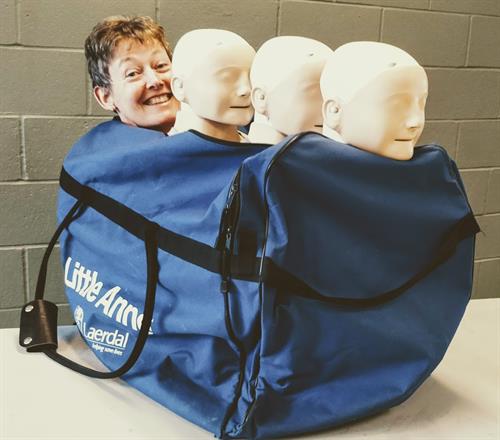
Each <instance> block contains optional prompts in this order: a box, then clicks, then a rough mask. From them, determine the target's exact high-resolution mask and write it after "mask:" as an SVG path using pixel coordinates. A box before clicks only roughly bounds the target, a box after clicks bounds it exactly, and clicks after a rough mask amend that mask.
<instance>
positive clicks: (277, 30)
mask: <svg viewBox="0 0 500 440" xmlns="http://www.w3.org/2000/svg"><path fill="white" fill-rule="evenodd" d="M281 1H282V0H277V4H278V7H277V8H276V27H275V29H274V33H275V35H276V36H279V35H280V33H281V20H280V14H281Z"/></svg>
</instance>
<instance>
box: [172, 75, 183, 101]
mask: <svg viewBox="0 0 500 440" xmlns="http://www.w3.org/2000/svg"><path fill="white" fill-rule="evenodd" d="M170 88H171V89H172V93H173V94H174V96H175V98H176V99H177V101H179V102H186V89H185V88H184V80H183V79H182V78H181V77H180V76H172V80H171V82H170Z"/></svg>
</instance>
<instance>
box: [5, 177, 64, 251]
mask: <svg viewBox="0 0 500 440" xmlns="http://www.w3.org/2000/svg"><path fill="white" fill-rule="evenodd" d="M57 189H58V184H57V182H54V183H43V184H36V183H26V184H24V183H23V184H2V185H0V200H1V201H2V209H1V211H0V224H1V225H2V227H1V228H0V244H2V245H21V244H38V243H48V242H49V240H50V238H51V237H52V235H53V233H54V231H55V227H56V194H57Z"/></svg>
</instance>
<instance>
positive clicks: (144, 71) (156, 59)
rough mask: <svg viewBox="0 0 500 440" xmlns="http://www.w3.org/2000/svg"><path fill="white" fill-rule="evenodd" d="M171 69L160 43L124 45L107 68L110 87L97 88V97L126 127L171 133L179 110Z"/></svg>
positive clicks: (120, 46) (130, 41) (118, 49)
mask: <svg viewBox="0 0 500 440" xmlns="http://www.w3.org/2000/svg"><path fill="white" fill-rule="evenodd" d="M170 67H171V61H170V58H169V56H168V54H167V51H166V49H165V48H164V47H163V46H162V45H161V44H160V43H159V42H157V41H154V42H148V43H145V44H142V43H139V42H136V41H133V40H124V41H121V42H120V43H118V45H117V46H116V48H115V50H114V52H113V58H112V60H111V62H110V63H109V66H108V68H109V76H110V79H111V87H110V88H109V90H108V89H103V88H101V87H96V88H95V89H94V94H95V96H96V99H97V100H98V101H99V103H100V104H101V106H102V107H103V108H105V109H106V110H111V111H115V112H116V113H117V114H118V116H119V117H120V119H121V121H122V122H123V123H125V124H128V125H133V126H137V127H144V128H150V129H154V130H160V131H163V132H168V131H169V130H170V128H171V127H172V126H173V125H174V122H175V115H176V113H177V111H178V109H179V102H178V101H177V100H176V99H175V97H174V96H173V94H172V91H171V89H170V80H171V69H170Z"/></svg>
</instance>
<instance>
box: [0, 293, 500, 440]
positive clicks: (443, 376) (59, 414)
mask: <svg viewBox="0 0 500 440" xmlns="http://www.w3.org/2000/svg"><path fill="white" fill-rule="evenodd" d="M17 339H18V330H17V329H5V330H0V360H1V361H0V380H1V382H0V439H2V440H13V439H23V440H24V439H50V440H56V439H64V440H70V439H79V440H86V439H93V440H97V439H102V440H112V439H116V440H118V439H120V440H124V439H136V440H139V439H140V440H149V439H163V440H164V439H212V438H213V435H212V434H211V433H209V432H206V431H204V430H203V429H201V428H198V427H197V426H195V425H193V424H191V423H189V422H187V421H185V420H184V419H182V418H180V417H178V416H176V415H175V414H173V413H171V412H170V411H168V410H167V409H165V408H163V407H162V406H160V405H158V404H157V403H155V402H153V401H151V400H149V399H148V398H147V397H145V396H143V395H142V394H141V393H139V392H138V391H136V390H134V389H133V388H130V387H129V386H127V385H126V384H125V383H124V382H122V381H120V380H118V379H116V380H98V379H90V378H87V377H84V376H82V375H79V374H77V373H74V372H72V371H70V370H68V369H66V368H64V367H62V366H60V365H59V364H57V363H55V362H53V361H52V360H50V359H49V358H47V357H46V356H45V355H43V354H39V353H29V354H28V353H26V352H25V350H24V349H22V348H21V347H19V346H18V345H17ZM59 342H60V350H61V352H63V353H68V354H71V356H74V357H76V358H77V359H79V360H80V361H82V360H86V361H87V363H89V364H94V365H97V364H96V363H95V362H96V361H95V359H93V356H92V355H91V354H89V353H90V352H89V351H88V350H86V349H85V350H83V348H84V345H83V343H82V342H81V340H80V338H79V337H75V333H74V328H73V327H71V326H69V327H65V328H62V329H61V332H60V341H59ZM69 342H71V346H69V347H68V343H69ZM301 438H302V439H313V438H314V439H335V440H337V439H361V438H362V439H366V438H369V439H370V440H371V439H398V440H402V439H403V440H413V439H422V440H423V439H432V440H434V439H449V440H459V439H474V440H479V439H481V440H482V439H484V440H486V439H497V440H498V439H500V300H495V299H487V300H475V301H472V302H471V303H470V304H469V306H468V309H467V312H466V315H465V317H464V320H463V321H462V323H461V325H460V327H459V329H458V332H457V334H456V336H455V338H454V340H453V342H452V344H451V346H450V348H449V350H448V352H447V354H446V356H445V358H444V360H443V362H442V363H441V364H440V365H439V367H438V368H437V369H436V371H435V372H434V373H433V375H432V376H431V377H430V378H429V379H428V380H427V381H426V382H425V383H424V384H423V385H422V386H421V387H420V389H418V390H417V392H416V393H415V394H414V395H413V396H412V397H411V398H410V399H409V400H407V401H406V402H405V403H403V404H402V405H400V406H398V407H396V408H393V409H391V410H389V411H387V412H385V413H383V414H381V415H379V416H377V417H373V418H370V419H367V420H365V421H362V422H359V423H356V424H352V425H348V426H344V427H341V428H338V429H333V430H330V431H327V432H324V433H319V434H318V433H315V434H313V435H311V436H308V437H301Z"/></svg>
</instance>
